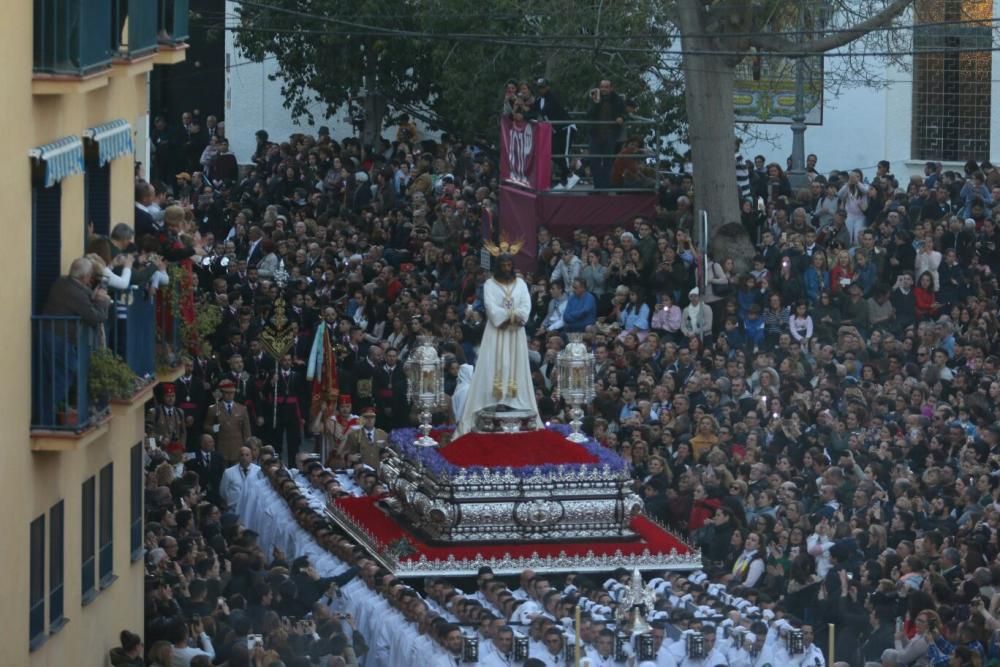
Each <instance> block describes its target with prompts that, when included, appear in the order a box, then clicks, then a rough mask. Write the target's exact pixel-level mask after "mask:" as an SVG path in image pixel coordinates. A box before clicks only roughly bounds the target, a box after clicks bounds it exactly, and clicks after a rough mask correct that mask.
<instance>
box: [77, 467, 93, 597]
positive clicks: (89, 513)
mask: <svg viewBox="0 0 1000 667" xmlns="http://www.w3.org/2000/svg"><path fill="white" fill-rule="evenodd" d="M96 505H97V482H96V480H95V478H93V477H91V478H90V479H88V480H87V481H86V482H84V483H83V499H82V502H81V503H80V507H81V509H82V510H83V517H82V518H81V520H80V523H81V524H82V530H83V533H82V535H81V537H80V558H81V560H82V562H81V571H80V585H81V589H82V592H81V596H82V598H83V604H84V605H87V604H89V603H90V602H91V601H92V600H93V599H94V598H95V597H97V589H96V587H95V584H96V581H97V578H96V574H97V562H96V559H95V558H94V555H95V545H96V537H97V535H96V532H97V526H96V517H95V516H94V513H95V512H96Z"/></svg>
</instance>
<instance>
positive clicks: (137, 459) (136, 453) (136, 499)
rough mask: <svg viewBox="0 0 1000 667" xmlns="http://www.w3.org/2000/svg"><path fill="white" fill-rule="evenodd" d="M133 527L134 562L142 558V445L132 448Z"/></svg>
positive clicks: (131, 545)
mask: <svg viewBox="0 0 1000 667" xmlns="http://www.w3.org/2000/svg"><path fill="white" fill-rule="evenodd" d="M131 456H132V459H131V461H130V465H131V480H130V482H131V487H132V488H131V490H130V496H131V498H130V501H131V508H130V509H131V522H132V523H131V526H130V530H129V533H130V535H129V550H130V551H131V552H132V562H133V563H134V562H135V561H137V560H139V559H140V558H142V552H143V547H142V493H143V481H144V480H143V477H144V472H145V471H144V470H143V467H142V443H141V442H140V443H138V444H137V445H135V446H133V447H132V453H131Z"/></svg>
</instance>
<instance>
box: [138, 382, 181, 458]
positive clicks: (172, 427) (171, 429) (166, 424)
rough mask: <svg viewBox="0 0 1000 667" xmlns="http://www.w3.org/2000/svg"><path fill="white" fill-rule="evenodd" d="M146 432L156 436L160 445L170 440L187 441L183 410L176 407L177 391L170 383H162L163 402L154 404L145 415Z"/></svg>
mask: <svg viewBox="0 0 1000 667" xmlns="http://www.w3.org/2000/svg"><path fill="white" fill-rule="evenodd" d="M146 432H147V433H149V434H150V436H151V437H154V438H156V442H157V443H158V444H159V446H160V447H165V446H166V445H168V444H170V443H172V442H178V443H181V444H182V445H185V444H186V443H187V430H186V426H185V417H184V410H182V409H181V408H179V407H177V393H176V390H175V388H174V385H172V384H169V383H168V384H164V385H163V403H162V404H158V405H155V406H154V407H153V408H152V409H151V410H150V411H149V412H148V413H147V415H146Z"/></svg>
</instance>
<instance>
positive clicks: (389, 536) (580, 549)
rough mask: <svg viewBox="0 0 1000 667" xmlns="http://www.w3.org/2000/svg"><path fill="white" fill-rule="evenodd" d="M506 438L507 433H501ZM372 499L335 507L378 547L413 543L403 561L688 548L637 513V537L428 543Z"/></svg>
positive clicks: (348, 501)
mask: <svg viewBox="0 0 1000 667" xmlns="http://www.w3.org/2000/svg"><path fill="white" fill-rule="evenodd" d="M505 437H507V436H505ZM376 500H377V499H376V498H370V497H362V498H353V497H352V498H346V497H345V498H338V499H337V506H338V507H339V508H340V510H341V511H342V512H343V513H344V514H346V515H347V516H348V518H350V519H351V521H352V522H353V523H354V524H355V525H357V526H359V527H362V528H364V529H365V530H366V531H367V532H368V534H369V535H371V536H372V537H373V538H374V539H375V540H376V541H377V542H378V546H379V547H380V548H381V547H384V546H386V545H389V544H392V543H393V542H395V541H396V540H398V539H400V538H406V540H407V541H408V542H409V543H410V544H412V545H413V547H414V549H416V551H417V553H415V554H413V555H411V556H408V557H406V558H403V559H402V560H404V561H407V560H408V561H416V560H419V559H420V556H426V557H427V558H428V559H429V560H442V561H443V560H447V559H448V557H449V556H454V557H455V558H457V559H473V558H476V556H482V557H484V558H503V557H504V556H505V555H510V557H512V558H530V557H531V556H532V555H534V554H538V555H539V556H541V557H543V558H544V557H545V556H558V555H559V554H560V553H565V554H566V555H567V556H585V555H586V554H587V552H588V551H590V552H593V553H594V555H595V556H601V555H613V554H614V553H615V552H617V551H620V552H621V553H622V554H623V555H626V556H629V555H639V554H642V552H643V551H646V550H649V552H650V553H653V554H656V553H662V554H669V553H670V552H671V551H673V550H676V551H677V553H678V554H686V553H689V552H690V549H689V548H688V547H687V546H686V545H685V544H684V543H683V542H681V541H680V540H678V539H677V538H675V537H674V536H673V535H671V534H670V533H668V532H667V531H665V530H664V529H663V528H661V527H660V526H658V525H657V524H655V523H653V522H652V521H650V520H649V519H648V518H646V517H644V516H637V517H635V518H633V519H632V524H631V527H632V530H634V531H635V532H636V533H638V534H639V539H624V538H623V539H620V540H606V541H604V540H602V541H600V542H597V541H587V542H549V543H543V544H539V543H530V542H520V543H507V544H503V543H500V544H473V545H470V546H431V545H428V544H426V543H425V542H423V541H422V540H420V539H419V538H417V537H415V536H414V535H413V534H412V533H410V532H409V531H407V530H405V529H404V528H403V527H402V526H400V525H399V524H398V523H397V522H396V520H395V519H393V518H392V517H391V516H389V515H388V514H386V513H385V511H383V510H382V508H380V507H378V506H377V505H376V504H375V503H376Z"/></svg>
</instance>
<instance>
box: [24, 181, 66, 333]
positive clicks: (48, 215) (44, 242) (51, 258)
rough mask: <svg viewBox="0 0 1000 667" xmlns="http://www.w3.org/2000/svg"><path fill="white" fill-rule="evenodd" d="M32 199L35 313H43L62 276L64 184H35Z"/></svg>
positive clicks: (32, 290)
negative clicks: (54, 286)
mask: <svg viewBox="0 0 1000 667" xmlns="http://www.w3.org/2000/svg"><path fill="white" fill-rule="evenodd" d="M32 198H33V201H32V212H31V213H32V216H31V217H32V263H31V266H32V276H31V277H32V285H31V294H32V301H33V307H34V312H35V313H41V312H42V308H44V307H45V301H46V299H48V297H49V290H50V289H51V288H52V283H54V282H55V281H56V278H58V277H59V265H60V261H59V256H60V254H61V253H62V223H61V220H62V186H60V185H59V184H58V183H57V184H55V185H53V186H52V187H49V188H45V187H42V186H40V185H39V186H35V188H34V192H33V197H32Z"/></svg>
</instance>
